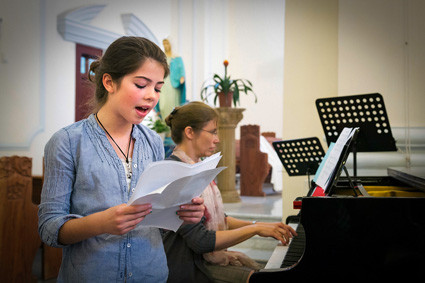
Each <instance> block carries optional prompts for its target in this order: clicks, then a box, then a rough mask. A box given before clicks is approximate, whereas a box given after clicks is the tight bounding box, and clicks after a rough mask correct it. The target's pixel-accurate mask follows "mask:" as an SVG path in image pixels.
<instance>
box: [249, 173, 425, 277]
mask: <svg viewBox="0 0 425 283" xmlns="http://www.w3.org/2000/svg"><path fill="white" fill-rule="evenodd" d="M388 172H389V173H390V170H388ZM394 172H396V173H397V174H394V176H396V175H398V176H396V177H397V178H394V177H392V176H387V177H358V182H357V184H359V188H360V189H359V188H355V189H354V190H355V191H356V193H354V190H353V189H352V188H351V187H350V186H349V185H348V182H347V180H344V179H341V180H340V181H338V183H337V186H336V187H335V189H334V193H333V194H332V196H327V197H304V198H303V199H302V208H301V210H300V214H299V216H300V217H299V219H300V223H299V224H298V228H303V229H304V231H305V239H301V237H295V238H294V239H293V240H292V242H291V243H290V245H289V248H288V249H289V251H290V250H291V248H292V245H293V244H295V242H300V241H301V242H302V246H303V248H302V252H301V255H300V258H299V259H297V260H296V261H295V263H294V264H292V265H291V266H287V267H277V268H276V266H275V267H274V268H273V264H270V262H269V263H268V264H267V266H266V268H265V269H262V270H260V271H258V272H255V273H254V274H253V275H252V277H251V279H250V282H275V281H280V280H285V279H296V280H307V281H310V280H311V281H313V280H317V279H318V278H323V279H332V280H334V279H341V280H352V279H359V280H362V279H363V280H364V279H374V280H375V279H383V278H388V277H393V276H396V275H400V276H401V278H404V279H407V278H414V276H417V275H425V187H424V185H425V182H424V180H425V175H424V174H423V173H424V172H425V170H424V169H422V176H421V177H419V178H418V177H417V176H412V175H409V174H402V175H403V176H404V178H402V179H403V181H400V179H401V178H399V177H400V174H398V173H400V171H398V170H396V171H394ZM406 176H407V178H406ZM410 177H412V178H410ZM409 180H412V181H409ZM418 180H419V181H418ZM363 187H364V188H365V190H363ZM362 191H363V193H362ZM356 194H358V196H355V195H356ZM297 238H300V239H297ZM297 245H299V243H298V244H297ZM289 251H288V253H289ZM276 252H277V249H276V250H275V252H274V254H275V253H276ZM274 254H273V255H272V257H274ZM291 256H293V255H291ZM287 257H289V255H288V254H286V255H285V259H284V261H283V263H285V261H286V260H287ZM269 261H270V260H269ZM283 263H282V266H285V264H283ZM274 265H276V263H274ZM270 266H271V267H272V268H270ZM422 278H423V277H422Z"/></svg>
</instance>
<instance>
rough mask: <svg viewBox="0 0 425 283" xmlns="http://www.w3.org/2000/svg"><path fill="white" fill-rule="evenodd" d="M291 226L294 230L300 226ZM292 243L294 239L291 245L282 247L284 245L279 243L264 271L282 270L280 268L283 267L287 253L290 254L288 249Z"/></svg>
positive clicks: (292, 224)
mask: <svg viewBox="0 0 425 283" xmlns="http://www.w3.org/2000/svg"><path fill="white" fill-rule="evenodd" d="M289 226H291V227H292V228H293V229H294V230H296V229H297V227H298V224H297V223H290V224H289ZM291 241H292V239H291V240H290V241H289V244H288V245H286V246H284V245H282V243H279V244H278V245H277V246H276V248H275V249H274V251H273V253H272V255H271V256H270V258H269V260H268V261H267V264H266V266H265V267H264V269H273V268H280V266H281V265H282V262H283V259H284V258H285V256H286V253H287V252H288V248H289V245H290V244H291Z"/></svg>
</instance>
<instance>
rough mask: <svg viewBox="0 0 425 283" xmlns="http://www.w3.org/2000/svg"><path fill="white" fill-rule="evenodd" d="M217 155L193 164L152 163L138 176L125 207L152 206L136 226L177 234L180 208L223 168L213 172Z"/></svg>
mask: <svg viewBox="0 0 425 283" xmlns="http://www.w3.org/2000/svg"><path fill="white" fill-rule="evenodd" d="M220 159H221V156H220V153H216V154H214V155H212V156H210V157H208V158H206V159H205V160H203V161H201V162H198V163H196V164H187V163H184V162H177V161H171V160H162V161H158V162H153V163H151V164H149V166H147V167H146V169H145V170H144V171H143V173H142V175H141V176H140V178H139V180H138V182H137V185H136V189H135V191H134V193H133V194H132V195H131V198H130V200H129V202H128V205H137V204H144V203H150V204H152V213H151V214H149V215H147V216H146V217H145V219H144V220H143V221H142V222H140V224H139V225H141V226H145V227H146V226H147V227H158V228H164V229H169V230H173V231H176V230H177V229H178V228H179V227H180V225H181V224H182V223H183V221H182V220H181V219H180V218H179V217H178V215H176V211H177V210H179V206H180V205H182V204H186V203H190V202H191V200H192V199H193V198H194V197H197V196H199V195H200V194H201V193H202V192H203V191H204V190H205V188H206V187H207V186H208V184H209V183H210V182H211V181H212V180H213V179H214V178H215V177H216V176H217V175H218V174H219V173H220V172H221V171H222V170H223V169H224V168H225V167H219V168H216V166H217V164H218V162H219V161H220Z"/></svg>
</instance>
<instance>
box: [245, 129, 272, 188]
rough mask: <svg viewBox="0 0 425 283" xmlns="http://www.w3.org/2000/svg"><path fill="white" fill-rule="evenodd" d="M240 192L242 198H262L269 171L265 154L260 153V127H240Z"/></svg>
mask: <svg viewBox="0 0 425 283" xmlns="http://www.w3.org/2000/svg"><path fill="white" fill-rule="evenodd" d="M239 166H240V178H241V184H240V192H241V195H243V196H264V195H265V193H264V192H263V183H264V180H265V179H266V177H267V174H268V172H269V170H270V165H269V164H268V157H267V153H264V152H261V151H260V127H259V126H258V125H244V126H241V138H240V165H239Z"/></svg>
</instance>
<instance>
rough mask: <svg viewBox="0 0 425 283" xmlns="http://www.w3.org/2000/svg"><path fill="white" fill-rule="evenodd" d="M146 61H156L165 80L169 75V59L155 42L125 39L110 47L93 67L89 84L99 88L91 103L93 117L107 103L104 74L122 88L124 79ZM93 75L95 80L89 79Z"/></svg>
mask: <svg viewBox="0 0 425 283" xmlns="http://www.w3.org/2000/svg"><path fill="white" fill-rule="evenodd" d="M147 59H153V60H155V61H157V62H159V63H160V64H161V65H162V66H163V67H164V78H165V77H167V76H168V75H169V73H170V69H169V67H168V64H167V56H166V55H165V54H164V52H163V51H162V50H161V48H159V47H158V45H156V44H155V43H153V42H152V41H150V40H148V39H146V38H143V37H135V36H123V37H120V38H118V39H117V40H115V41H114V42H113V43H111V45H109V47H108V49H107V50H106V51H105V54H104V55H103V56H102V57H101V58H98V60H96V61H94V62H93V63H91V65H90V72H89V80H90V81H92V82H93V83H94V84H95V86H96V90H95V95H94V98H93V100H92V101H91V103H90V104H91V105H90V106H91V107H90V108H91V113H95V112H97V111H98V110H99V109H100V108H101V107H102V106H103V105H104V104H105V103H106V101H107V99H108V92H107V91H106V89H105V87H104V86H103V82H102V78H103V75H104V74H109V75H110V76H111V77H112V80H113V81H114V82H116V83H117V84H118V86H119V85H120V83H121V80H122V78H123V77H124V76H126V75H128V74H131V73H133V72H134V71H136V70H137V69H138V68H139V67H140V66H142V65H143V64H144V63H145V61H146V60H147ZM92 73H94V76H92V75H90V74H92Z"/></svg>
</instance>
